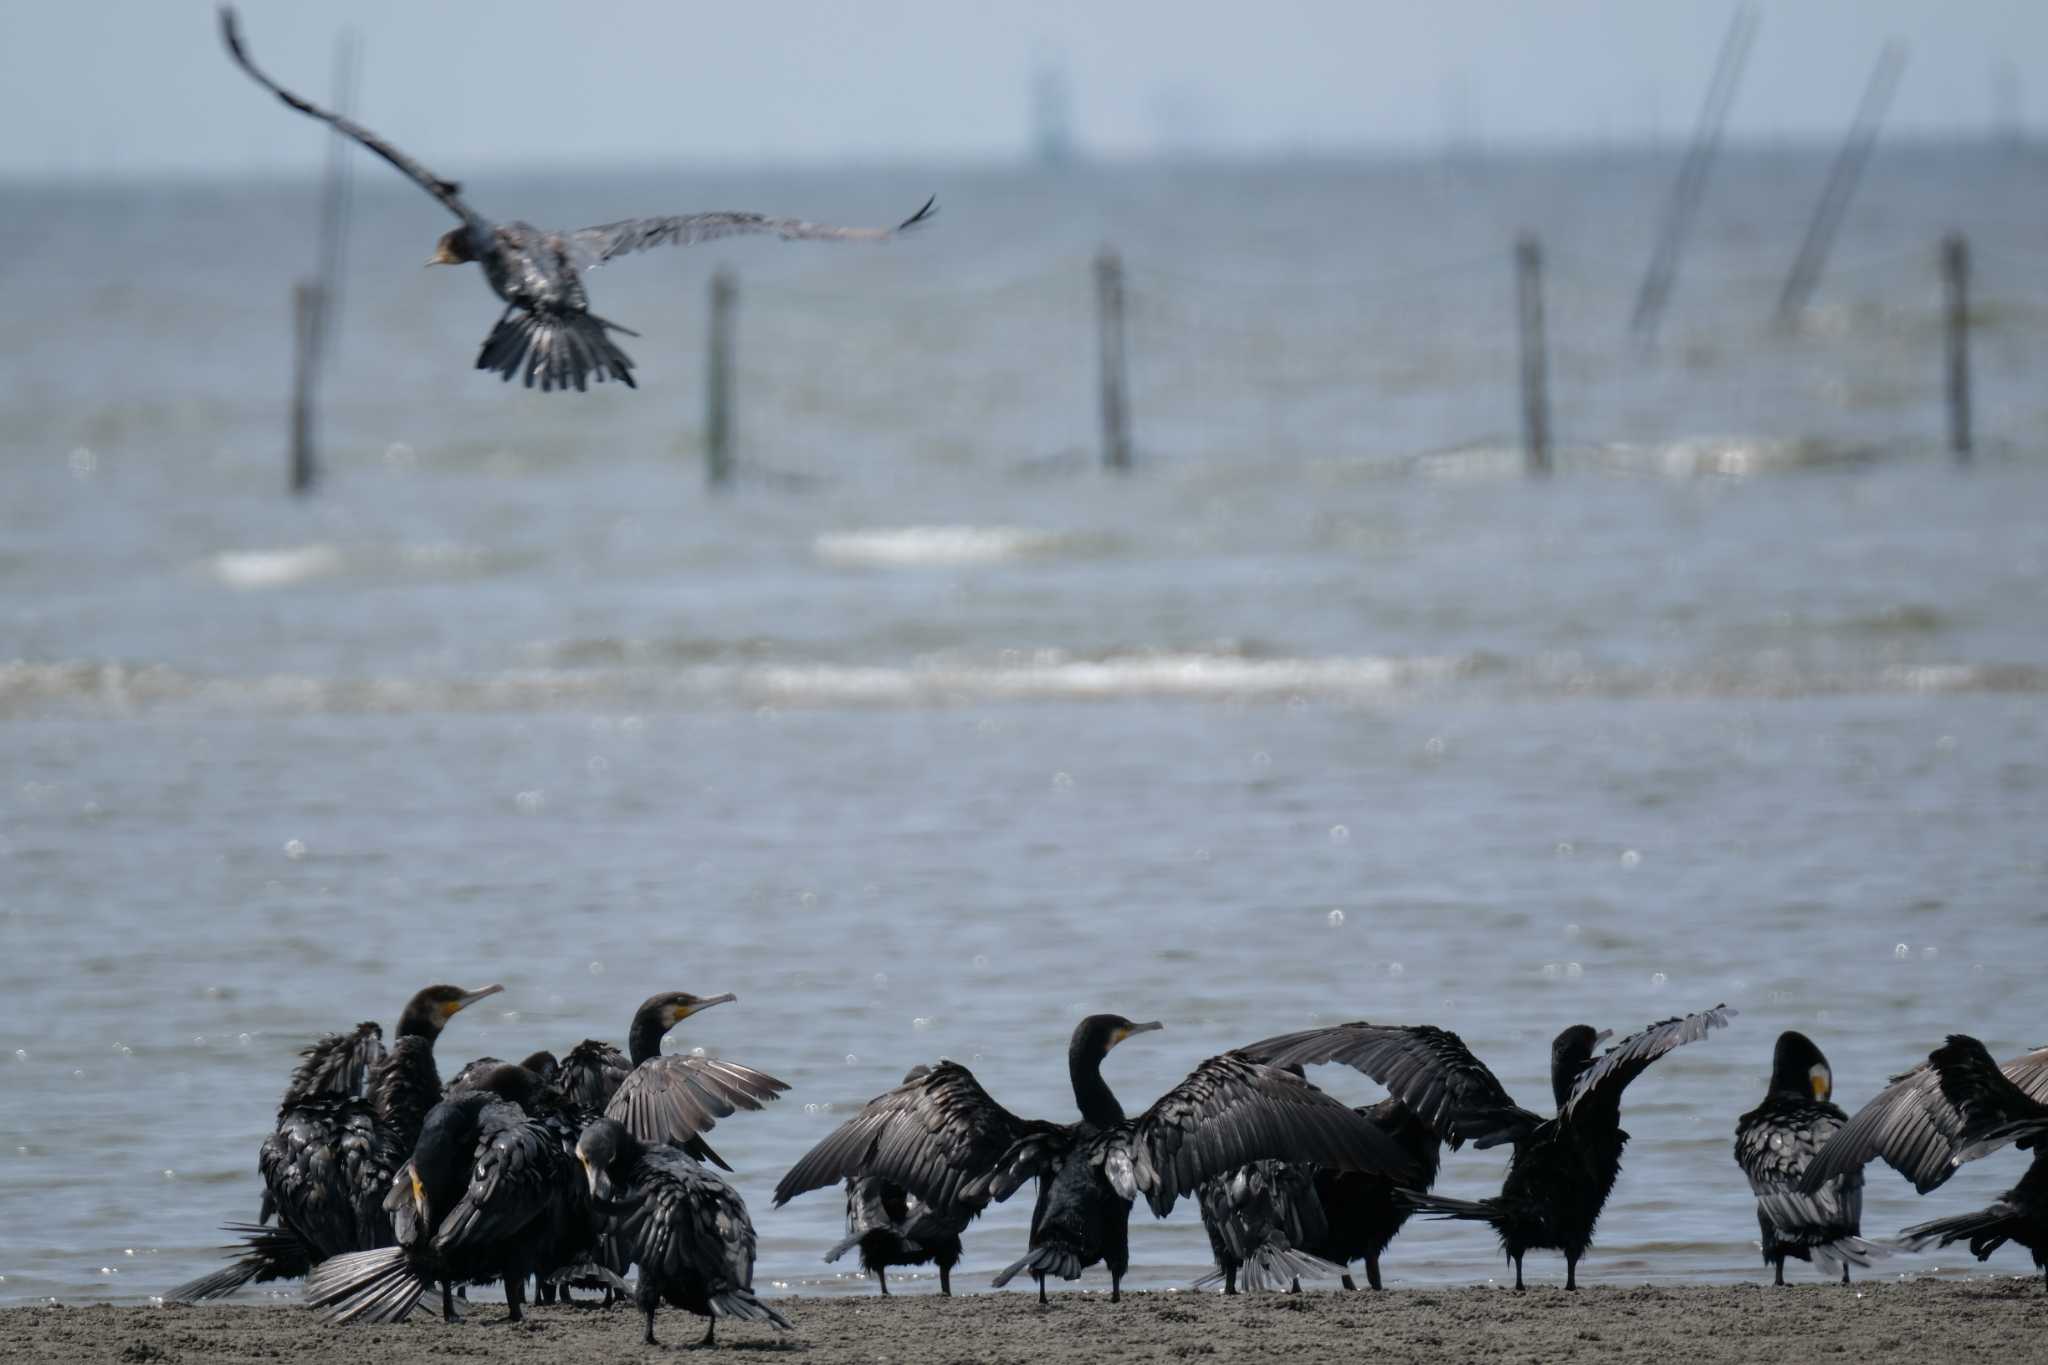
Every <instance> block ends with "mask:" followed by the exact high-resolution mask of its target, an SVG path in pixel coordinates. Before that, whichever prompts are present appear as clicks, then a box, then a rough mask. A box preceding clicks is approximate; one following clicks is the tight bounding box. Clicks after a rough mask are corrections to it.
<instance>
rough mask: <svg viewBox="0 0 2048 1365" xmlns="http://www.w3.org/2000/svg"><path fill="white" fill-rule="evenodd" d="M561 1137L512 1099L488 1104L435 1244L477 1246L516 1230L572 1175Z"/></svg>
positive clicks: (564, 1187)
mask: <svg viewBox="0 0 2048 1365" xmlns="http://www.w3.org/2000/svg"><path fill="white" fill-rule="evenodd" d="M576 1178H577V1177H576V1173H575V1172H574V1171H573V1170H572V1169H571V1168H570V1166H569V1159H568V1156H567V1154H566V1153H564V1152H563V1150H562V1144H561V1142H560V1141H559V1140H558V1139H557V1138H556V1136H555V1135H554V1133H552V1132H551V1131H549V1129H548V1127H547V1125H546V1124H543V1123H541V1122H539V1121H538V1120H536V1119H530V1118H528V1117H527V1116H526V1115H525V1113H524V1112H523V1111H521V1109H520V1108H519V1106H518V1105H516V1104H504V1103H499V1104H490V1105H486V1106H485V1107H484V1110H483V1113H482V1114H480V1115H479V1116H478V1120H477V1143H476V1156H475V1157H474V1158H473V1162H472V1165H471V1168H470V1177H469V1187H468V1188H467V1189H465V1190H464V1191H463V1192H462V1198H460V1199H458V1200H457V1201H456V1202H455V1207H453V1208H452V1209H450V1210H449V1211H448V1213H447V1216H446V1217H444V1218H442V1220H441V1225H440V1227H438V1228H437V1229H436V1230H435V1232H434V1246H435V1248H436V1249H437V1250H442V1251H452V1250H457V1249H461V1248H481V1247H487V1246H493V1245H496V1244H498V1243H500V1242H502V1241H504V1240H505V1239H507V1238H510V1237H513V1236H516V1235H518V1233H519V1232H520V1230H521V1229H523V1228H525V1227H526V1225H527V1224H529V1223H531V1222H532V1221H533V1220H534V1219H536V1218H538V1217H540V1216H541V1215H542V1214H544V1213H545V1212H546V1211H547V1210H548V1208H549V1206H550V1205H551V1204H553V1203H554V1201H555V1200H556V1199H557V1198H558V1197H559V1196H560V1194H561V1193H562V1192H564V1191H566V1190H568V1189H569V1188H570V1187H571V1185H572V1183H573V1182H574V1181H575V1180H576Z"/></svg>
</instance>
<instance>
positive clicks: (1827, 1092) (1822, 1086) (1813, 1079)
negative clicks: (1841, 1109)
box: [1806, 1066, 1835, 1100]
mask: <svg viewBox="0 0 2048 1365" xmlns="http://www.w3.org/2000/svg"><path fill="white" fill-rule="evenodd" d="M1806 1079H1807V1080H1808V1081H1809V1082H1810V1083H1811V1084H1812V1085H1813V1097H1814V1098H1815V1099H1817V1100H1825V1099H1828V1098H1830V1097H1831V1096H1832V1095H1833V1094H1834V1093H1835V1078H1834V1076H1833V1075H1832V1074H1830V1073H1829V1071H1828V1069H1827V1068H1826V1067H1824V1066H1817V1067H1815V1068H1814V1069H1813V1070H1812V1071H1810V1072H1808V1073H1807V1077H1806Z"/></svg>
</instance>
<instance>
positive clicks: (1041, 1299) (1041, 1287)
mask: <svg viewBox="0 0 2048 1365" xmlns="http://www.w3.org/2000/svg"><path fill="white" fill-rule="evenodd" d="M1035 1278H1036V1279H1037V1281H1038V1303H1039V1306H1040V1307H1041V1308H1042V1307H1044V1306H1045V1305H1046V1304H1047V1303H1049V1302H1050V1300H1048V1299H1047V1298H1046V1297H1045V1272H1044V1271H1043V1270H1041V1271H1039V1272H1038V1273H1037V1275H1036V1276H1035Z"/></svg>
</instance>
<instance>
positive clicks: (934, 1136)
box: [775, 1062, 1072, 1217]
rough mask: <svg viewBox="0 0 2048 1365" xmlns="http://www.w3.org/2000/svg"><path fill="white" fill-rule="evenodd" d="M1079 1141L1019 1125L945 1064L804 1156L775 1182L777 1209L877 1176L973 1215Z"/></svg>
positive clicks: (1059, 1131)
mask: <svg viewBox="0 0 2048 1365" xmlns="http://www.w3.org/2000/svg"><path fill="white" fill-rule="evenodd" d="M1071 1141H1072V1139H1071V1130H1069V1129H1067V1128H1065V1127H1063V1126H1061V1125H1059V1124H1054V1123H1045V1122H1041V1121H1039V1120H1035V1119H1020V1118H1018V1117H1017V1116H1016V1115H1015V1114H1012V1113H1011V1112H1010V1111H1009V1110H1007V1109H1005V1108H1003V1106H1002V1105H1000V1104H997V1103H996V1102H995V1100H994V1099H992V1098H990V1096H989V1093H988V1092H987V1091H986V1090H983V1089H982V1088H981V1083H980V1082H979V1081H977V1080H975V1079H974V1073H973V1072H971V1071H969V1070H968V1069H967V1068H966V1067H964V1066H961V1065H960V1064H959V1063H958V1062H940V1063H939V1064H938V1065H936V1066H934V1067H932V1068H931V1070H929V1071H927V1072H926V1073H925V1074H924V1075H922V1076H919V1077H917V1078H916V1079H914V1080H910V1081H905V1082H904V1083H903V1084H902V1085H899V1086H897V1087H896V1088H895V1089H894V1090H891V1091H888V1092H887V1093H885V1094H881V1095H877V1096H876V1097H875V1098H874V1099H872V1100H870V1101H868V1103H867V1104H866V1105H864V1106H863V1107H862V1108H861V1111H860V1112H859V1113H858V1114H855V1115H854V1116H853V1117H852V1118H850V1119H848V1120H847V1121H846V1122H845V1123H842V1124H840V1125H839V1127H837V1128H835V1129H834V1130H833V1131H832V1132H831V1133H829V1134H827V1135H826V1136H825V1138H824V1140H823V1141H821V1142H819V1143H818V1145H817V1146H815V1147H813V1148H811V1150H810V1151H808V1152H806V1153H805V1154H804V1157H803V1159H802V1160H800V1161H798V1162H797V1163H796V1165H794V1166H792V1167H791V1168H790V1170H789V1174H787V1175H785V1176H783V1177H782V1180H781V1182H780V1183H779V1184H777V1185H776V1187H775V1204H776V1207H778V1208H780V1207H781V1206H782V1205H784V1204H786V1203H788V1202H789V1201H790V1200H791V1199H794V1198H795V1197H796V1196H798V1195H800V1194H802V1193H804V1192H805V1191H806V1190H816V1189H822V1188H824V1187H825V1186H827V1185H836V1184H838V1183H839V1182H840V1181H842V1180H846V1179H849V1178H853V1177H859V1176H868V1175H874V1176H880V1177H882V1178H883V1179H885V1180H888V1181H890V1182H892V1183H894V1184H897V1185H901V1186H902V1187H903V1188H904V1189H906V1190H908V1191H910V1192H911V1193H912V1194H914V1195H916V1196H917V1197H918V1198H920V1199H922V1200H924V1201H925V1202H926V1203H927V1204H929V1205H931V1206H932V1207H933V1208H934V1209H937V1210H939V1211H940V1212H941V1213H945V1214H958V1215H962V1216H966V1217H972V1216H973V1215H974V1214H977V1213H980V1212H981V1211H982V1209H984V1208H986V1207H987V1206H988V1203H989V1201H990V1200H991V1199H1001V1198H1006V1197H1008V1195H1009V1194H1010V1193H1011V1192H1012V1191H1013V1190H1014V1189H1016V1187H1017V1186H1018V1185H1021V1184H1022V1183H1023V1182H1024V1181H1025V1180H1028V1179H1029V1178H1030V1177H1031V1176H1032V1175H1033V1174H1035V1173H1036V1172H1037V1170H1038V1169H1039V1167H1040V1166H1041V1165H1042V1164H1043V1162H1044V1160H1045V1155H1046V1154H1047V1153H1050V1152H1051V1151H1053V1150H1054V1149H1057V1150H1058V1151H1064V1150H1065V1148H1066V1147H1067V1146H1069V1145H1071ZM1041 1149H1044V1150H1043V1151H1041ZM1011 1173H1014V1174H1015V1178H1014V1180H1013V1179H1011V1178H1009V1176H1010V1174H1011Z"/></svg>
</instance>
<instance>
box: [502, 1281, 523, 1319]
mask: <svg viewBox="0 0 2048 1365" xmlns="http://www.w3.org/2000/svg"><path fill="white" fill-rule="evenodd" d="M525 1298H526V1276H525V1275H524V1274H519V1275H507V1276H506V1277H505V1321H507V1322H521V1321H524V1315H523V1314H522V1313H521V1312H520V1311H519V1305H520V1303H521V1301H522V1300H524V1299H525Z"/></svg>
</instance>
